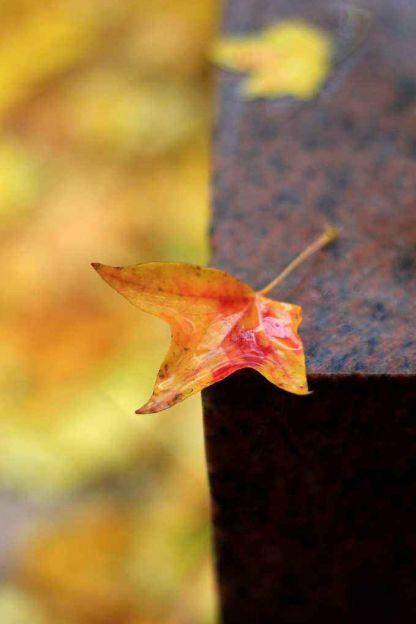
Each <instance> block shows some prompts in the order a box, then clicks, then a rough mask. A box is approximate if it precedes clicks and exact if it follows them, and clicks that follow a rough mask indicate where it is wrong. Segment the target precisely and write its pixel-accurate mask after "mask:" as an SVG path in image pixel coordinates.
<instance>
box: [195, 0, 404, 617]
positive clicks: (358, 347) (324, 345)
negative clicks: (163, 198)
mask: <svg viewBox="0 0 416 624" xmlns="http://www.w3.org/2000/svg"><path fill="white" fill-rule="evenodd" d="M360 5H361V6H363V5H364V6H366V7H367V8H369V9H371V11H372V24H371V28H370V31H369V34H368V37H367V39H366V41H365V42H364V43H363V44H362V45H361V46H360V49H359V50H356V51H355V52H354V53H353V54H349V55H348V54H347V52H348V50H349V51H350V52H351V49H350V42H349V38H350V37H351V32H348V28H349V27H348V20H346V14H345V13H344V14H343V13H342V9H341V12H340V10H339V6H340V5H339V3H338V2H337V3H336V2H329V1H327V2H318V1H317V0H229V3H228V8H227V11H226V16H225V21H224V31H226V32H234V33H238V32H251V31H253V30H256V29H259V28H261V27H263V26H264V25H265V24H267V23H268V22H270V21H273V20H277V19H280V18H283V17H286V16H293V15H297V16H299V17H306V18H308V19H310V20H312V21H314V22H317V23H318V24H320V25H322V26H323V27H326V28H329V29H331V31H332V32H333V33H334V36H335V37H336V40H337V42H338V61H337V65H336V67H334V70H333V72H332V75H331V77H330V79H329V81H328V83H327V85H326V86H325V88H324V89H323V90H322V92H321V93H320V95H319V97H318V98H317V99H316V100H314V101H312V102H307V103H300V102H295V101H293V100H289V99H287V100H276V101H263V100H257V101H253V102H245V101H243V100H242V99H241V98H240V97H239V93H238V85H239V82H240V77H239V76H237V75H233V74H229V73H225V72H223V73H221V75H220V79H219V83H220V84H219V86H220V91H219V102H218V125H217V131H216V138H215V142H214V183H213V210H214V215H213V222H212V242H213V256H212V260H211V264H212V266H217V267H221V268H225V269H226V270H228V271H230V272H231V273H233V274H234V275H236V276H237V277H240V278H242V279H244V280H246V281H248V282H249V283H250V284H252V285H253V286H254V287H261V286H263V285H264V284H266V283H267V282H268V281H270V280H271V279H272V278H273V277H274V275H275V274H276V273H278V272H279V271H280V270H281V269H282V268H283V267H284V266H285V265H286V264H287V263H288V262H289V261H290V260H291V259H292V258H293V257H294V256H295V255H296V254H297V253H298V252H299V251H301V250H302V249H303V248H304V247H305V246H306V245H307V244H308V243H309V242H311V240H312V239H313V238H314V237H315V236H316V235H317V234H319V233H320V232H321V230H322V229H323V228H324V227H325V225H326V223H328V222H329V223H331V224H334V225H336V226H338V227H339V228H340V229H341V239H340V240H339V241H338V242H337V243H336V244H335V245H334V246H333V247H332V248H330V249H328V250H326V251H323V252H321V253H320V254H318V255H317V256H315V257H314V258H313V259H312V260H310V261H308V263H307V264H305V265H304V266H303V267H302V268H301V269H299V270H298V271H297V272H296V273H295V274H293V275H292V276H291V277H290V278H289V279H288V280H287V282H286V283H285V284H284V285H282V286H281V287H279V288H278V289H276V291H274V292H273V293H271V295H270V296H272V297H274V298H276V299H279V300H283V301H285V300H286V301H289V302H291V303H296V304H299V305H302V306H303V309H304V322H303V324H302V326H301V330H300V333H301V336H302V338H303V340H304V344H305V351H306V354H307V364H308V371H309V382H310V387H311V389H312V390H313V394H312V395H310V396H308V397H297V396H292V395H289V394H286V393H284V392H282V391H280V390H278V389H277V388H275V387H274V386H272V385H271V384H269V383H268V382H267V381H265V380H264V379H262V378H261V377H260V376H259V375H257V374H256V373H254V372H253V371H243V372H241V373H238V374H236V375H234V376H232V377H230V378H229V379H226V380H225V381H223V382H221V383H219V384H216V385H214V386H213V387H211V388H209V389H207V390H205V391H204V392H203V403H204V423H205V431H206V445H207V457H208V468H209V479H210V487H211V494H212V501H213V520H214V536H215V544H216V552H217V568H218V581H219V589H220V594H221V610H222V620H223V623H224V624H237V623H238V624H240V623H241V622H244V624H257V623H260V622H261V623H262V624H268V623H269V622H270V623H275V622H279V623H280V624H311V623H312V624H313V623H315V622H316V623H318V622H319V624H324V623H325V622H331V623H333V622H337V624H344V623H345V624H361V623H364V622H366V623H367V622H378V623H386V624H387V623H392V624H393V623H395V622H401V623H404V624H407V623H408V622H409V623H410V622H412V623H413V622H414V621H415V618H416V585H415V578H416V531H415V528H414V527H415V521H416V488H415V483H416V460H415V457H416V455H415V451H416V448H415V446H416V423H415V414H416V404H415V401H416V399H415V387H416V378H415V373H416V343H415V312H416V306H415V301H416V282H415V276H416V9H415V5H414V2H413V0H367V1H364V0H363V2H361V3H360ZM344 6H345V5H344ZM347 56H348V58H346V57H347ZM340 59H344V60H340Z"/></svg>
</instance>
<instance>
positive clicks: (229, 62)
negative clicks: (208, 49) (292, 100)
mask: <svg viewBox="0 0 416 624" xmlns="http://www.w3.org/2000/svg"><path fill="white" fill-rule="evenodd" d="M331 54H332V43H331V39H330V37H329V35H328V34H327V33H325V32H324V31H322V30H319V29H318V28H316V27H315V26H312V25H310V24H308V23H306V22H304V21H301V20H287V21H283V22H281V23H279V24H274V25H272V26H268V27H267V28H265V29H264V30H262V31H260V32H259V33H256V34H254V35H246V36H237V37H224V38H223V39H220V40H219V41H218V42H217V43H216V44H215V45H214V47H213V50H212V54H211V58H212V60H213V62H214V63H216V64H217V65H219V66H221V67H224V68H225V69H229V70H231V71H238V72H247V73H248V74H249V77H248V78H247V80H246V81H245V82H244V83H243V87H242V92H243V94H244V96H245V97H247V98H256V97H265V98H275V97H283V96H293V97H296V98H299V99H302V100H308V99H310V98H312V97H314V96H315V95H316V93H317V92H318V91H319V89H320V88H321V87H322V84H323V83H324V81H325V80H326V78H327V76H328V73H329V69H330V64H331Z"/></svg>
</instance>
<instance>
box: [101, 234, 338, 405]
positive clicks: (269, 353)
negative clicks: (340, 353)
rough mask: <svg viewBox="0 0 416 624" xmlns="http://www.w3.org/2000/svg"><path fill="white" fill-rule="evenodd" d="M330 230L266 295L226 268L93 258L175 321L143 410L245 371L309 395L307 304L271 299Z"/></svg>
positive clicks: (120, 286) (114, 282) (119, 284)
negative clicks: (301, 332)
mask: <svg viewBox="0 0 416 624" xmlns="http://www.w3.org/2000/svg"><path fill="white" fill-rule="evenodd" d="M335 235H336V234H335V231H334V230H333V229H331V228H330V229H328V230H327V231H325V232H324V234H322V236H320V237H319V238H318V239H317V240H316V241H315V242H314V243H313V244H312V245H310V246H309V247H308V248H307V249H306V250H305V251H304V252H303V253H302V254H300V256H298V257H297V258H296V259H295V260H294V261H293V262H292V263H291V264H290V265H289V266H288V267H287V269H286V270H285V271H283V273H282V274H281V275H280V276H278V277H277V278H276V279H275V280H273V281H272V282H271V283H270V284H269V285H268V286H266V287H265V288H264V289H262V290H261V291H259V292H255V291H254V290H253V289H252V288H251V287H250V286H249V285H248V284H245V283H244V282H241V281H240V280H238V279H236V278H234V277H232V276H231V275H229V274H228V273H226V272H225V271H221V270H218V269H209V268H201V267H199V266H194V265H191V264H183V263H175V262H169V263H158V262H151V263H146V264H137V265H135V266H130V267H124V268H123V267H109V266H105V265H102V264H98V263H93V265H92V266H93V267H94V268H95V269H96V270H97V272H98V273H99V274H100V276H101V277H102V278H103V279H104V280H105V281H106V282H108V284H110V286H112V287H113V288H114V289H115V290H117V291H118V292H119V293H120V294H121V295H123V296H124V297H125V298H126V299H128V300H129V301H130V302H131V303H133V305H135V306H137V307H139V308H140V309H141V310H143V311H144V312H148V313H149V314H154V315H156V316H159V317H160V318H162V319H163V320H165V321H167V322H168V323H169V324H170V326H171V331H172V342H171V345H170V349H169V351H168V353H167V355H166V357H165V360H164V361H163V363H162V366H161V367H160V370H159V373H158V375H157V379H156V384H155V387H154V390H153V395H152V397H151V398H150V400H149V401H148V402H147V403H146V404H145V405H144V406H143V407H141V408H140V409H138V410H137V413H138V414H146V413H152V412H159V411H161V410H164V409H166V408H168V407H171V406H172V405H175V404H176V403H179V402H180V401H182V400H184V399H185V398H187V397H189V396H191V395H192V394H195V393H196V392H199V391H200V390H202V389H203V388H206V387H207V386H209V385H211V384H213V383H215V382H217V381H220V380H221V379H224V378H225V377H227V376H228V375H230V374H231V373H234V372H235V371H237V370H239V369H241V368H253V369H254V370H256V371H258V372H259V373H261V374H262V375H264V377H266V379H268V380H269V381H270V382H272V383H273V384H275V385H276V386H278V387H279V388H282V389H283V390H286V391H288V392H292V393H294V394H307V393H308V386H307V381H306V368H305V356H304V350H303V346H302V342H301V339H300V338H299V336H298V333H297V330H298V327H299V324H300V322H301V308H300V307H299V306H297V305H292V304H290V303H281V302H279V301H274V300H272V299H269V298H268V297H265V296H264V295H265V294H267V293H268V292H269V291H270V290H271V289H272V288H274V287H275V286H276V285H277V284H278V283H279V282H280V281H281V279H283V278H284V277H285V276H286V275H287V273H288V272H289V271H291V270H292V269H293V268H294V267H295V266H297V265H298V264H299V263H300V262H302V261H303V260H304V259H305V258H306V257H308V256H309V255H310V254H311V253H313V252H314V251H316V250H317V249H320V248H321V247H322V246H323V245H325V244H327V243H328V242H330V241H332V240H333V239H334V238H335Z"/></svg>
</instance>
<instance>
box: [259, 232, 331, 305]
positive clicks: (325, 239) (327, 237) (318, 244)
mask: <svg viewBox="0 0 416 624" xmlns="http://www.w3.org/2000/svg"><path fill="white" fill-rule="evenodd" d="M338 235H339V234H338V230H337V229H336V228H334V227H327V228H326V230H325V231H324V232H323V233H322V234H321V235H320V236H319V237H318V238H317V239H316V240H315V241H314V242H313V243H311V244H310V245H308V247H306V249H304V250H303V251H302V252H301V253H300V254H299V255H298V256H296V258H294V259H293V260H292V262H290V263H289V264H288V265H287V267H286V268H285V269H284V270H283V271H282V272H281V273H279V275H278V276H277V277H275V278H274V280H272V281H271V282H270V283H269V284H267V286H265V287H264V288H262V289H261V290H258V291H257V294H259V295H267V294H268V293H269V292H270V291H271V290H273V288H275V287H276V286H277V285H278V284H280V283H281V282H283V280H285V279H286V277H287V276H288V275H289V274H290V273H292V271H294V270H295V269H297V267H298V266H299V265H300V264H302V262H304V261H305V260H307V259H308V258H309V257H310V256H312V254H314V253H315V252H316V251H319V250H320V249H322V247H325V246H326V245H329V244H330V243H332V242H333V241H334V240H336V239H337V238H338Z"/></svg>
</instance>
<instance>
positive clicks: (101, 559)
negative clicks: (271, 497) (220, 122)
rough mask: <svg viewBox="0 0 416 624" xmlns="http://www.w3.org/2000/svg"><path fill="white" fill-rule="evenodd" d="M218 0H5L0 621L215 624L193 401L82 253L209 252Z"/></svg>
mask: <svg viewBox="0 0 416 624" xmlns="http://www.w3.org/2000/svg"><path fill="white" fill-rule="evenodd" d="M218 13H219V7H218V5H217V0H198V1H196V2H190V1H189V0H169V1H167V0H151V1H149V0H121V1H120V0H0V17H1V19H0V236H1V244H0V262H1V266H2V288H1V299H0V302H1V303H0V366H1V378H0V384H1V390H0V409H1V418H0V566H1V574H0V622H1V624H26V623H27V624H49V623H51V624H52V623H53V624H107V623H108V624H159V623H168V624H187V623H189V624H209V623H212V622H213V621H215V610H216V606H215V596H214V587H213V575H212V562H211V551H210V535H209V521H208V518H209V508H208V492H207V483H206V472H205V465H204V452H203V437H202V423H201V408H200V398H199V397H196V398H193V399H190V400H188V401H186V402H185V403H183V404H181V405H179V406H177V407H175V408H173V409H171V410H168V411H166V412H162V413H160V414H156V415H149V416H137V415H135V414H134V410H135V409H136V408H137V407H139V406H140V405H141V404H142V403H144V401H145V400H146V399H147V398H148V397H149V396H150V393H151V390H152V386H153V382H154V378H155V375H156V372H157V369H158V365H159V363H160V361H161V359H162V357H163V355H164V353H165V351H166V349H167V347H168V343H169V329H168V327H167V326H165V325H164V324H163V323H162V322H160V321H158V320H157V319H154V318H152V317H150V316H146V315H144V314H142V313H141V312H140V311H139V310H137V309H135V308H133V307H132V306H130V305H129V304H128V303H127V302H126V301H125V300H123V299H122V298H121V297H120V296H118V295H117V294H116V293H115V292H114V291H112V290H111V289H110V288H109V287H108V286H107V285H106V284H104V282H102V281H101V280H100V279H99V278H98V276H97V275H96V274H95V272H94V271H93V270H92V269H91V268H90V266H89V263H90V262H91V261H98V262H103V263H106V264H114V265H123V264H131V263H136V262H146V261H153V260H162V261H163V260H177V261H189V262H196V263H205V262H206V261H207V259H208V242H207V228H208V221H209V210H208V176H209V140H210V127H211V118H212V93H213V86H212V77H211V69H210V66H209V63H208V62H207V51H208V49H209V46H210V45H211V41H212V37H213V35H214V34H215V31H216V27H217V23H218Z"/></svg>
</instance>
